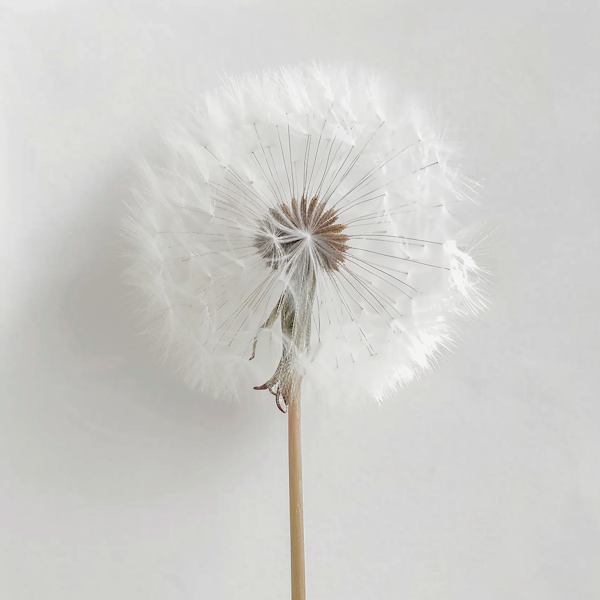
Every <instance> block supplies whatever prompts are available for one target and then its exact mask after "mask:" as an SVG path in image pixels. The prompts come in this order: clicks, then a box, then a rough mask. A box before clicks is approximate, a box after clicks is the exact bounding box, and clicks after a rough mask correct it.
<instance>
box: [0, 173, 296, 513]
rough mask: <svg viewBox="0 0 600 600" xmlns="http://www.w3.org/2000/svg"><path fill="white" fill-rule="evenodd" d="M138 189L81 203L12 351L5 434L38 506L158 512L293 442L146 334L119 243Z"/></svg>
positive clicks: (272, 414)
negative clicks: (67, 500) (65, 500)
mask: <svg viewBox="0 0 600 600" xmlns="http://www.w3.org/2000/svg"><path fill="white" fill-rule="evenodd" d="M132 182H133V170H132V169H131V168H130V167H129V166H126V168H122V169H116V170H115V172H114V173H113V174H112V175H111V176H110V177H109V178H108V179H107V180H106V181H105V182H104V183H103V184H101V185H99V186H98V188H97V189H96V190H95V191H94V190H92V191H91V192H90V194H89V196H88V197H83V198H81V204H82V206H84V209H83V210H82V211H81V213H80V214H79V215H78V216H77V217H76V218H74V219H73V220H72V222H71V223H69V224H68V225H67V226H66V227H65V229H64V231H61V232H60V236H58V238H59V241H57V243H56V244H54V246H53V250H52V252H49V253H48V255H47V256H45V257H40V258H41V259H42V260H43V261H44V263H45V267H46V268H45V272H46V273H47V277H46V278H45V279H44V281H39V282H37V284H36V287H35V289H33V290H32V293H30V295H29V297H28V299H27V301H26V302H25V303H24V304H23V305H22V306H21V310H20V311H19V313H18V315H17V316H16V318H15V319H14V320H13V323H12V324H11V327H10V330H9V335H8V336H7V339H6V347H5V350H6V359H5V361H4V367H5V368H6V369H7V371H6V377H5V384H6V385H5V386H3V387H4V388H5V390H6V392H5V398H4V400H3V402H2V405H1V406H0V420H1V424H0V429H1V430H3V432H2V438H3V444H4V446H5V452H6V453H7V456H8V457H9V460H10V469H11V472H12V473H13V474H15V482H18V483H16V484H17V485H20V486H26V487H27V488H31V489H32V490H33V491H34V492H35V493H37V494H51V495H60V496H64V495H65V494H67V495H70V496H73V495H74V496H76V497H77V498H79V499H81V500H83V501H85V502H87V501H90V502H96V501H99V502H115V503H124V502H125V503H133V504H138V503H139V502H141V501H152V499H158V498H161V497H163V496H165V495H170V494H181V493H183V492H185V491H190V490H194V489H199V488H200V489H201V488H205V487H207V486H210V485H213V484H214V485H218V482H219V481H220V480H221V479H222V478H223V477H225V478H228V477H235V476H236V474H237V473H238V472H243V471H244V470H245V469H246V468H252V465H256V461H259V460H260V456H261V452H264V451H265V448H264V447H263V443H264V442H262V440H265V439H267V438H268V437H269V436H271V435H274V432H273V431H271V430H272V429H275V430H276V431H279V432H280V433H279V434H276V435H282V436H283V435H285V431H284V430H285V428H282V427H281V422H280V420H278V419H277V417H278V415H277V414H276V412H277V411H275V410H274V409H273V407H272V406H271V402H270V397H268V398H267V397H266V396H268V395H266V396H263V395H261V394H257V393H256V392H254V395H253V392H252V390H249V393H248V396H247V399H246V400H247V401H243V402H238V403H236V402H223V401H218V400H215V399H212V398H210V397H209V396H207V395H205V394H200V393H197V392H194V391H192V390H190V389H189V388H188V387H186V386H185V384H183V383H182V382H181V381H180V380H179V379H178V377H177V375H176V374H175V373H174V372H173V368H172V366H171V365H162V364H161V362H160V360H159V358H158V357H157V356H155V355H154V354H153V353H152V352H151V351H150V349H149V343H148V340H146V339H144V338H143V337H141V336H140V335H139V334H138V330H139V328H138V326H137V323H136V319H135V318H134V315H133V312H134V311H133V306H132V304H131V302H130V301H128V294H129V290H128V289H127V288H126V286H125V285H124V282H123V278H122V275H121V274H122V272H123V268H124V266H125V259H123V258H122V256H121V252H122V250H123V242H122V240H121V238H120V235H119V233H118V230H119V224H120V219H121V218H122V216H123V214H124V213H125V203H126V201H127V200H129V199H130V197H131V196H130V188H131V186H132ZM58 238H57V239H58ZM217 491H218V490H217ZM142 499H143V500H142Z"/></svg>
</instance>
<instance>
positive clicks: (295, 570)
mask: <svg viewBox="0 0 600 600" xmlns="http://www.w3.org/2000/svg"><path fill="white" fill-rule="evenodd" d="M300 387H301V379H300V377H298V376H297V377H295V378H294V383H293V384H292V389H291V390H290V391H291V393H290V398H289V404H288V454H289V477H290V543H291V545H290V547H291V565H292V600H306V580H305V575H304V571H305V569H304V501H303V496H302V434H301V411H300Z"/></svg>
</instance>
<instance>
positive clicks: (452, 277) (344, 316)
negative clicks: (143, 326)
mask: <svg viewBox="0 0 600 600" xmlns="http://www.w3.org/2000/svg"><path fill="white" fill-rule="evenodd" d="M388 110H389V112H388ZM163 150H164V153H163V156H162V157H161V160H160V162H159V164H156V165H152V166H151V165H150V164H148V163H144V164H143V165H142V167H141V172H142V180H143V183H142V185H140V187H139V189H138V190H137V192H136V203H135V204H134V205H133V206H132V215H131V218H130V219H129V220H128V222H127V231H128V235H129V237H130V239H131V240H132V241H133V248H134V252H133V254H134V256H133V259H132V266H131V268H130V269H129V275H130V276H131V278H132V279H133V281H134V283H135V285H136V286H137V287H138V288H139V290H141V291H142V292H143V294H144V296H145V300H144V303H143V306H144V310H145V314H146V316H147V324H148V329H149V331H150V332H152V333H153V334H157V335H158V337H159V339H160V345H161V347H162V348H163V349H164V350H165V353H166V355H167V356H169V357H172V358H174V359H175V360H176V362H177V363H178V364H179V366H180V368H181V372H182V374H183V375H184V376H185V379H186V381H187V382H188V383H189V385H191V386H193V387H202V388H205V389H208V390H210V391H211V392H212V393H218V394H226V395H228V396H229V397H238V396H239V393H240V392H241V391H242V390H244V393H245V389H247V388H246V386H248V385H250V383H252V384H253V385H256V384H260V383H263V381H266V380H268V379H269V376H270V375H271V374H272V373H273V371H274V370H276V369H277V365H278V363H279V364H280V365H281V363H280V362H279V361H280V357H281V355H282V348H283V349H284V354H285V347H286V343H288V342H289V339H290V337H293V338H294V339H293V343H294V344H296V346H297V348H298V360H299V361H300V362H299V364H301V368H302V371H303V375H304V381H305V383H309V384H310V385H311V388H312V389H313V390H314V392H315V393H316V394H317V395H319V396H326V397H328V398H330V399H332V400H343V401H346V400H353V399H363V398H374V399H376V400H381V399H383V398H384V397H385V396H386V395H388V394H390V393H391V392H393V391H394V390H396V389H397V388H398V387H401V386H403V385H404V384H406V383H408V382H409V381H411V380H412V379H413V378H415V377H416V376H418V375H419V374H421V373H423V372H425V371H426V370H427V369H428V368H429V367H430V366H431V365H432V364H433V363H434V362H435V359H436V357H437V356H439V353H440V351H442V350H443V349H444V348H445V347H447V345H448V343H449V342H450V341H451V336H452V333H453V331H454V329H455V325H456V323H457V321H458V320H460V318H461V317H463V316H465V315H466V314H468V313H469V312H477V311H478V310H479V309H481V308H483V307H484V301H483V299H482V295H481V291H480V282H481V272H480V269H479V268H478V266H477V265H476V263H475V262H474V260H473V258H472V256H470V255H469V254H468V253H467V251H466V249H465V248H464V247H463V246H462V245H461V243H462V242H461V240H463V239H464V235H465V232H466V231H468V230H469V228H470V226H471V223H470V219H472V210H471V209H472V208H473V206H472V202H471V201H470V200H469V198H468V196H467V194H466V193H465V192H466V191H468V190H469V188H470V187H471V185H472V184H471V182H469V181H468V180H467V179H465V178H464V177H461V176H459V174H458V173H457V172H456V170H454V169H452V168H450V166H449V162H448V161H449V160H450V159H452V158H453V157H452V156H451V148H450V147H448V146H447V145H446V144H445V142H444V141H443V140H442V139H441V137H440V136H439V135H437V134H436V133H435V132H434V131H433V130H432V129H431V128H430V126H429V125H428V124H427V120H426V119H425V116H424V115H423V114H422V113H420V112H419V111H418V110H415V108H414V107H413V106H398V105H394V106H390V107H384V100H383V97H382V95H381V92H380V90H379V88H378V85H377V81H376V79H375V78H374V77H372V76H370V75H366V74H363V73H361V72H358V71H357V70H354V69H348V68H346V69H332V68H329V67H322V66H313V67H308V68H290V69H281V70H280V71H277V72H269V73H265V74H263V75H260V76H258V75H249V76H246V77H243V78H241V79H232V80H231V81H229V82H228V83H227V84H226V85H225V86H224V87H223V88H222V89H219V90H217V91H216V92H214V93H212V94H207V95H206V96H204V97H203V98H201V99H200V101H199V102H198V103H197V105H195V106H193V107H192V108H191V109H190V111H189V114H188V116H187V118H186V119H185V120H184V122H181V123H180V124H178V125H175V126H173V127H172V129H171V130H170V131H169V132H168V133H167V134H166V136H165V140H164V148H163ZM290 311H291V312H292V313H293V314H294V315H295V322H292V321H294V320H293V319H292V321H290V317H289V315H290V314H291V313H290ZM303 311H304V313H305V314H306V318H305V320H304V321H302V319H301V316H299V315H301V314H304V313H303ZM286 315H287V316H286ZM286 319H287V321H286ZM290 323H291V324H290ZM299 323H301V326H300V325H299ZM297 329H299V330H301V331H300V334H298V332H297V331H296V330H297ZM253 355H255V356H256V358H255V359H254V360H250V358H251V357H253ZM281 360H283V359H281ZM269 382H270V383H269ZM268 383H269V385H267V384H265V386H266V387H269V388H270V389H271V390H272V391H273V387H275V386H276V385H277V377H275V376H274V378H273V377H272V378H271V379H270V380H269V381H268ZM265 386H263V387H265Z"/></svg>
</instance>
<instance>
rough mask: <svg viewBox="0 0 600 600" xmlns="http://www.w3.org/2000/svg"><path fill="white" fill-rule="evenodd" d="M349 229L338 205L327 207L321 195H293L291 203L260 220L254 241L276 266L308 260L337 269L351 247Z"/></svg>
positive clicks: (261, 253)
mask: <svg viewBox="0 0 600 600" xmlns="http://www.w3.org/2000/svg"><path fill="white" fill-rule="evenodd" d="M345 229H346V226H345V225H344V224H343V223H339V222H338V215H337V212H336V210H335V209H334V208H327V207H326V205H325V203H324V202H321V201H320V200H319V198H318V197H317V196H314V197H313V198H312V200H310V202H309V201H308V200H307V198H306V197H304V196H303V197H302V198H301V199H300V202H298V200H296V198H292V200H291V202H290V203H289V204H278V205H277V206H276V207H274V208H270V209H269V212H268V214H267V216H266V217H265V218H264V219H262V220H261V221H260V223H259V230H260V231H259V233H258V234H257V235H256V237H255V240H254V245H255V247H256V248H257V249H258V251H259V253H260V255H261V256H262V257H263V258H264V259H265V260H266V261H267V262H268V264H269V266H270V267H271V268H273V269H276V270H285V271H286V272H287V271H289V270H290V269H293V268H294V265H295V264H300V263H301V262H304V264H312V265H313V266H314V267H315V268H321V269H325V270H327V271H337V270H338V269H339V267H340V265H341V264H342V263H343V262H344V258H345V255H346V252H347V250H348V245H347V242H348V240H349V239H350V238H349V237H348V236H347V235H346V234H345V233H344V230H345Z"/></svg>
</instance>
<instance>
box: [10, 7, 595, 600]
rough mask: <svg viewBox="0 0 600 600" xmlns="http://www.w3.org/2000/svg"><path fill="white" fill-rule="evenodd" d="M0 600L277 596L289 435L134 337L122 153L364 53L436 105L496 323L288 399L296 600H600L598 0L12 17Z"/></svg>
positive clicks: (257, 405)
mask: <svg viewBox="0 0 600 600" xmlns="http://www.w3.org/2000/svg"><path fill="white" fill-rule="evenodd" d="M0 20H1V29H0V51H1V54H0V60H1V63H0V66H1V67H2V79H1V80H0V81H1V85H2V93H1V97H0V101H1V103H2V104H1V110H2V117H3V118H2V120H1V121H0V151H1V152H2V160H1V162H0V169H1V171H0V209H1V210H2V218H1V221H0V235H1V237H0V240H1V251H2V254H3V257H2V262H1V266H0V269H1V271H2V272H1V274H0V276H1V282H2V283H1V285H2V289H1V292H0V300H1V304H0V309H1V317H2V323H1V326H2V342H1V344H2V356H1V360H0V370H1V371H0V381H1V392H2V397H1V400H0V598H3V599H6V600H30V599H31V600H34V599H35V600H39V599H42V600H46V599H48V600H54V599H57V600H58V599H61V600H100V599H102V600H105V599H109V598H110V599H113V598H114V599H124V600H125V599H126V600H184V599H185V600H188V599H204V598H207V599H214V600H230V599H232V600H233V599H235V600H238V599H239V600H252V599H256V600H275V599H277V600H280V599H282V598H286V597H288V595H289V591H288V589H289V583H288V580H289V559H288V521H287V519H288V505H287V470H286V469H287V463H286V460H287V459H286V420H285V417H283V416H282V415H281V414H280V413H279V411H278V410H277V409H276V408H275V406H274V403H273V401H272V397H271V396H269V395H268V394H265V393H258V392H253V391H252V390H249V392H248V395H247V397H246V398H245V399H243V401H242V402H240V403H239V404H228V403H224V402H217V401H215V400H213V399H211V398H209V397H202V396H201V395H199V394H197V393H194V392H192V391H190V390H188V389H187V388H186V387H185V386H184V385H183V384H182V383H180V382H179V380H178V379H177V377H176V376H175V375H174V374H173V373H172V372H171V370H170V369H169V368H167V367H164V366H162V365H161V364H159V363H158V361H157V359H156V358H155V357H154V356H153V355H151V354H150V353H149V351H148V350H147V347H146V342H145V341H144V340H143V339H141V338H140V337H138V336H137V335H136V331H137V328H136V324H135V322H133V319H132V317H131V308H130V307H129V306H128V305H127V304H126V302H125V296H126V289H125V288H124V287H123V284H122V281H121V275H120V273H121V271H122V268H123V260H122V259H121V258H120V257H119V252H120V245H119V244H120V242H119V239H118V236H117V234H116V230H117V226H118V220H119V218H120V216H121V215H122V214H123V205H124V201H125V200H126V199H127V198H128V197H129V192H128V189H129V186H130V185H131V165H132V161H133V160H134V159H135V157H136V156H137V155H138V154H139V152H140V151H143V148H144V144H145V140H147V139H149V138H151V136H152V133H151V132H152V130H153V129H154V128H155V127H159V126H160V124H161V122H164V121H163V120H164V118H166V117H168V116H169V114H170V113H171V112H173V111H175V110H176V109H178V108H179V107H180V106H181V105H183V104H185V103H186V102H188V101H190V100H191V99H193V97H194V94H195V93H197V92H198V91H199V90H203V89H210V88H212V87H214V86H215V85H218V83H219V74H220V73H223V72H226V73H229V74H242V73H244V72H246V71H248V70H262V69H264V68H268V67H277V66H280V65H286V64H290V63H295V62H298V61H308V60H312V59H326V60H327V59H329V60H345V59H350V60H359V61H360V62H361V63H362V64H363V65H366V66H370V67H373V68H377V69H382V70H384V71H385V72H387V73H389V74H391V75H392V76H393V77H394V78H395V80H396V81H397V82H398V84H399V85H401V86H406V89H407V90H416V91H417V92H418V93H420V94H421V96H422V97H423V98H425V99H427V100H428V101H431V103H432V104H433V105H434V106H441V107H442V108H443V111H444V114H445V115H446V116H447V117H448V118H449V119H450V121H451V123H452V125H453V126H454V130H455V131H456V132H458V134H459V136H458V137H459V138H460V140H461V141H462V142H463V143H464V145H465V146H466V147H467V149H468V152H469V153H468V155H467V157H466V158H465V161H464V171H465V172H466V173H467V174H469V175H471V176H473V177H475V178H485V180H486V181H485V193H484V194H483V196H482V200H483V201H484V202H485V203H486V204H487V205H488V206H489V207H490V210H491V213H492V222H493V223H497V224H499V225H500V231H501V238H502V239H501V243H499V244H496V248H495V249H494V254H495V259H494V269H495V272H496V276H495V279H494V281H495V291H494V305H493V307H492V309H491V310H490V311H489V312H488V313H486V314H485V315H484V317H483V318H482V319H481V320H480V321H478V322H476V323H473V324H471V325H469V326H468V327H467V329H466V330H465V334H464V336H463V338H464V341H463V342H461V343H460V344H459V346H458V348H457V350H456V352H455V354H454V356H452V357H451V359H450V360H449V361H447V362H445V363H444V364H442V366H441V367H440V368H439V369H438V370H437V371H436V372H435V373H434V374H433V375H432V376H431V377H430V378H428V379H426V380H424V381H421V382H419V383H417V384H415V385H413V386H412V387H411V388H409V390H407V392H406V393H404V394H402V395H401V396H399V397H398V399H397V400H396V401H395V402H390V403H388V404H386V405H385V406H383V407H382V408H377V407H376V406H373V407H371V408H367V409H364V410H361V411H359V412H357V411H356V410H350V409H345V408H340V409H338V410H336V411H333V410H332V409H331V408H328V407H327V406H325V405H317V404H315V403H312V402H311V401H310V399H309V398H308V399H307V400H306V402H305V408H304V447H305V505H306V528H307V531H306V544H307V580H308V597H309V600H342V599H343V600H367V599H375V600H384V599H385V600H387V599H390V600H393V599H406V600H409V599H411V600H412V599H418V600H442V599H443V600H454V599H456V600H483V599H485V600H506V599H510V600H521V599H522V600H593V599H597V598H600V568H599V565H600V467H599V464H600V399H599V398H600V394H599V392H598V390H599V389H600V349H599V344H598V331H599V328H600V316H599V310H600V306H599V305H600V283H599V281H600V277H599V275H600V236H599V235H598V228H599V223H600V209H599V197H598V163H599V158H600V154H599V144H598V139H599V135H600V131H599V110H598V105H599V101H600V97H599V89H600V86H599V75H598V73H599V69H598V66H599V65H598V56H600V43H599V42H598V38H599V36H598V23H599V22H600V10H599V8H598V5H597V4H596V2H594V1H592V0H589V1H587V2H583V1H579V2H577V1H573V0H571V1H570V2H560V1H556V0H555V1H553V2H548V1H547V0H546V1H540V2H533V1H522V0H521V1H518V2H514V1H507V0H503V1H502V2H495V3H492V2H476V1H475V0H465V1H464V2H455V1H451V2H448V1H442V0H430V1H428V2H423V1H421V0H419V1H410V2H409V1H397V0H387V1H377V0H373V1H369V2H358V1H357V0H354V1H353V2H350V0H334V1H333V0H326V1H323V0H321V1H316V0H301V1H296V2H293V3H288V2H281V1H276V0H272V1H271V2H252V1H250V0H246V1H243V0H240V1H238V2H232V1H231V0H224V1H223V2H220V3H219V2H211V3H209V2H201V1H199V0H169V1H167V0H149V1H147V2H131V1H124V0H121V1H118V2H117V1H110V0H95V1H93V0H89V1H80V2H75V1H72V2H64V1H60V0H54V2H52V1H48V2H42V1H41V0H38V1H36V2H26V1H25V0H12V1H11V2H8V3H7V1H6V0H4V8H3V9H2V10H0Z"/></svg>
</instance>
